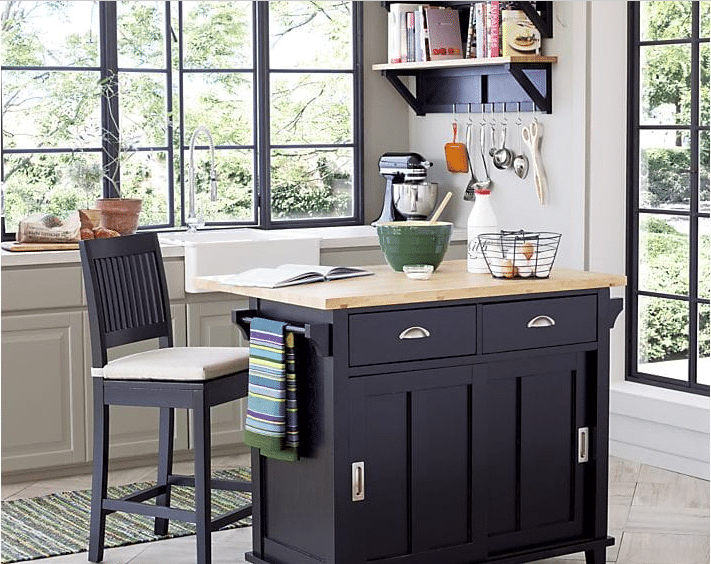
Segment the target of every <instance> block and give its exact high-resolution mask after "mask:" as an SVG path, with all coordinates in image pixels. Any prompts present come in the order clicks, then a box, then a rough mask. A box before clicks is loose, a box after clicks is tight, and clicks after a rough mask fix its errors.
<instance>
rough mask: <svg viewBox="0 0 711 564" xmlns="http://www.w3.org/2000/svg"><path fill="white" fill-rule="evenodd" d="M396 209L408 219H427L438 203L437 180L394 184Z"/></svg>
mask: <svg viewBox="0 0 711 564" xmlns="http://www.w3.org/2000/svg"><path fill="white" fill-rule="evenodd" d="M393 203H394V204H395V209H397V211H398V212H400V213H401V214H402V215H403V216H404V217H406V218H407V219H426V218H427V216H428V215H430V214H431V213H432V211H433V210H434V208H435V204H436V203H437V183H436V182H419V183H418V182H402V183H400V184H393Z"/></svg>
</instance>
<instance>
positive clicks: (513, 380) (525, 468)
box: [487, 353, 586, 554]
mask: <svg viewBox="0 0 711 564" xmlns="http://www.w3.org/2000/svg"><path fill="white" fill-rule="evenodd" d="M585 377H586V367H585V353H580V354H562V355H551V356H541V357H537V358H536V359H535V362H532V361H531V359H526V360H516V361H502V362H497V363H492V364H491V365H490V368H489V379H488V382H487V391H488V394H487V400H488V403H487V417H488V420H489V425H488V428H489V432H490V438H489V441H488V451H487V461H488V481H489V513H488V532H489V552H490V553H493V554H495V553H500V552H502V551H506V550H512V549H515V548H519V547H523V546H530V545H534V544H540V543H541V542H548V541H564V540H566V539H570V538H574V537H576V536H580V535H581V534H582V533H583V518H582V516H583V504H584V502H585V499H584V495H583V494H584V487H583V486H584V474H585V470H586V465H585V464H579V463H578V462H577V444H576V440H577V432H576V429H577V428H578V427H581V426H583V425H584V424H585V423H584V421H585V420H586V414H585V401H584V397H585V394H584V392H585V385H586V379H585Z"/></svg>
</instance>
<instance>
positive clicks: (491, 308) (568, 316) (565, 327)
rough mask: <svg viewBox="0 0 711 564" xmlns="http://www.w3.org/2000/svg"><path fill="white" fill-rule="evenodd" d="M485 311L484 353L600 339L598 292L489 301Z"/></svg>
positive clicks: (483, 317)
mask: <svg viewBox="0 0 711 564" xmlns="http://www.w3.org/2000/svg"><path fill="white" fill-rule="evenodd" d="M482 312H483V313H482V332H483V342H482V351H483V352H484V353H494V352H503V351H513V350H518V349H532V348H538V347H551V346H556V345H569V344H573V343H587V342H591V341H595V340H597V297H596V296H572V297H567V298H550V299H541V300H535V299H533V300H526V301H520V302H507V303H499V304H489V305H485V306H483V308H482Z"/></svg>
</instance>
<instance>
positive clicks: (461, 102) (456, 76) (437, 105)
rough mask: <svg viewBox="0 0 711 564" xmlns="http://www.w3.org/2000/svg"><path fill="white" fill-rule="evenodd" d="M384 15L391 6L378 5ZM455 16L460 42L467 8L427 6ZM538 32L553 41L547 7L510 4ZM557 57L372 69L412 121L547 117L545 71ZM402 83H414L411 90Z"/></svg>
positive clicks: (547, 79)
mask: <svg viewBox="0 0 711 564" xmlns="http://www.w3.org/2000/svg"><path fill="white" fill-rule="evenodd" d="M381 4H382V6H383V7H384V8H386V9H387V10H389V9H390V4H392V2H381ZM428 4H429V5H431V6H447V7H450V8H455V9H457V10H459V12H460V18H459V22H460V27H461V28H462V29H461V32H462V37H465V36H466V32H467V29H466V27H467V21H468V20H467V18H465V17H462V13H468V10H469V8H470V6H471V5H472V3H471V2H462V1H459V2H428ZM511 8H514V9H519V10H523V11H524V12H525V13H526V15H527V16H528V18H529V19H530V20H531V22H532V23H533V25H535V26H536V27H537V28H538V30H539V31H540V32H541V37H553V2H540V1H537V2H525V1H521V2H512V3H511ZM556 62H558V57H544V56H540V55H526V56H521V55H517V56H513V57H497V58H491V59H447V60H443V61H425V62H417V63H397V64H378V65H373V70H376V71H380V74H381V75H382V76H383V77H385V78H386V79H387V80H388V82H390V84H392V86H393V88H395V90H397V92H398V93H399V94H400V96H402V97H403V99H404V100H405V101H406V102H407V103H408V105H409V106H410V107H411V108H412V109H413V110H414V112H415V114H416V115H418V116H424V115H425V114H427V113H446V112H451V111H452V109H453V108H454V110H455V111H467V110H471V111H473V112H480V111H484V110H488V111H504V112H507V111H518V110H521V111H534V110H539V111H542V112H545V113H547V114H550V113H551V112H552V110H553V103H552V100H551V67H552V65H553V64H555V63H556ZM402 77H414V78H415V80H414V90H411V89H410V88H409V87H408V86H407V85H406V84H405V83H404V82H403V81H402V79H401V78H402Z"/></svg>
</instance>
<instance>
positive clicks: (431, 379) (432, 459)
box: [349, 366, 484, 562]
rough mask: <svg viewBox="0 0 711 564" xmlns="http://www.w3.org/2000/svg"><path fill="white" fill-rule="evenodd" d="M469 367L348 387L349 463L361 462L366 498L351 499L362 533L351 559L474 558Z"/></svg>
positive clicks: (385, 377) (403, 374) (384, 378)
mask: <svg viewBox="0 0 711 564" xmlns="http://www.w3.org/2000/svg"><path fill="white" fill-rule="evenodd" d="M473 370H474V369H473V368H472V367H471V366H467V367H456V368H443V369H438V370H421V371H415V372H401V373H395V374H388V375H377V376H367V377H362V378H357V379H353V380H352V381H351V382H350V383H349V386H350V397H351V402H352V403H351V417H352V418H353V421H352V427H351V459H352V461H353V462H356V461H363V462H364V465H365V488H364V491H365V498H364V500H363V501H356V502H351V504H352V509H353V516H354V517H353V518H354V522H355V523H357V525H356V527H357V528H362V534H363V539H362V540H363V542H362V543H360V544H359V545H358V547H357V548H358V550H362V552H363V554H362V555H356V556H355V557H354V559H353V561H354V562H359V561H362V560H380V559H384V558H391V557H404V558H406V560H407V561H408V562H409V561H412V562H420V561H421V560H422V558H430V557H431V558H435V559H436V558H439V557H442V554H443V553H441V551H442V550H445V551H452V550H454V551H456V553H457V554H458V555H459V556H458V558H464V559H472V557H473V555H474V552H473V550H474V549H473V548H472V546H473V544H474V543H473V541H472V530H473V525H472V511H471V507H472V496H473V486H472V483H473V455H472V413H473V409H472V397H473V396H474V392H473V389H475V388H476V389H478V387H477V386H476V385H474V384H473V380H472V373H473ZM483 381H484V380H483V379H481V382H483ZM482 411H483V410H480V411H479V412H478V413H480V414H481V413H482ZM482 419H483V416H482ZM482 513H483V512H479V514H482ZM480 528H481V527H480ZM479 544H480V545H482V544H483V543H479ZM452 554H454V553H452ZM428 555H431V556H428ZM437 555H439V556H437ZM403 562H404V561H403Z"/></svg>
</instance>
